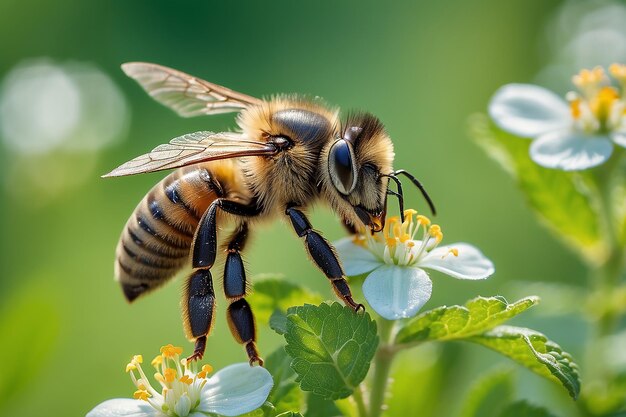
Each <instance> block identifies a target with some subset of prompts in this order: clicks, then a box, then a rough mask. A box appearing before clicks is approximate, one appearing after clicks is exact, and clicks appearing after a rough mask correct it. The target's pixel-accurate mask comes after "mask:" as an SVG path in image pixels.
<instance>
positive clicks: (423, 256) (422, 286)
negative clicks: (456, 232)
mask: <svg viewBox="0 0 626 417" xmlns="http://www.w3.org/2000/svg"><path fill="white" fill-rule="evenodd" d="M416 214H417V212H416V211H415V210H405V212H404V217H405V220H404V222H400V219H399V218H397V217H391V218H389V219H387V223H386V225H385V228H384V229H383V231H382V233H377V234H371V233H364V234H361V235H357V236H356V237H348V238H344V239H341V240H340V241H339V242H337V244H336V248H337V251H338V252H339V255H340V256H341V258H342V259H343V261H344V266H345V271H346V275H348V276H356V275H361V274H365V273H367V272H370V271H371V273H370V274H369V275H368V276H367V278H366V279H365V282H364V283H363V295H365V298H366V299H367V302H368V303H369V304H370V306H371V307H372V308H373V309H374V310H375V311H376V312H377V313H378V314H380V315H381V316H382V317H384V318H386V319H387V320H397V319H402V318H407V317H413V316H414V315H415V314H417V312H418V311H419V309H420V308H422V306H423V305H424V304H426V302H427V301H428V300H429V299H430V295H431V293H432V282H431V281H430V278H429V277H428V274H427V273H426V272H425V271H424V270H423V269H422V268H428V269H434V270H436V271H440V272H443V273H444V274H447V275H450V276H452V277H454V278H460V279H472V280H474V279H484V278H487V277H488V276H490V275H491V274H493V273H494V271H495V270H494V267H493V263H491V261H490V260H489V259H487V258H486V257H485V256H484V255H483V254H482V253H481V252H480V251H479V250H478V249H477V248H476V247H474V246H472V245H470V244H467V243H455V244H453V245H448V246H438V245H439V243H440V242H441V240H442V239H443V233H442V232H441V228H440V227H439V226H438V225H431V224H430V220H428V218H426V217H425V216H416ZM420 230H421V231H422V236H421V240H414V237H415V235H416V234H417V233H418V232H419V231H420Z"/></svg>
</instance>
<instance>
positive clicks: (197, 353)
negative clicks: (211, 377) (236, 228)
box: [182, 198, 261, 363]
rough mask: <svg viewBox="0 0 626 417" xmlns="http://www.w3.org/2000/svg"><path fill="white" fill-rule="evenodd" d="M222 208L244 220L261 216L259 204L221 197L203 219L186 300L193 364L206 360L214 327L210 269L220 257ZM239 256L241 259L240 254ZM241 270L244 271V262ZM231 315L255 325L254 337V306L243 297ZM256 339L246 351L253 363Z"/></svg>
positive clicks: (195, 244) (232, 309)
mask: <svg viewBox="0 0 626 417" xmlns="http://www.w3.org/2000/svg"><path fill="white" fill-rule="evenodd" d="M218 208H219V209H221V210H223V211H225V212H227V213H230V214H233V215H236V216H241V217H249V216H255V215H257V214H259V208H258V207H257V206H256V205H245V204H241V203H238V202H235V201H231V200H228V199H224V198H218V199H217V200H215V201H213V203H211V205H210V206H209V208H208V209H207V211H206V212H205V213H204V215H203V216H202V218H201V219H200V224H199V226H198V231H197V233H196V235H195V239H194V242H193V248H192V250H191V252H192V260H191V265H192V267H193V268H194V271H193V272H192V274H191V275H190V276H189V278H188V280H187V285H186V287H185V291H184V293H183V301H182V308H183V321H184V323H185V332H186V334H187V337H188V338H189V339H192V340H195V341H196V345H195V349H194V352H193V354H192V355H191V356H190V357H189V358H187V360H189V361H191V360H196V359H201V358H202V356H203V355H204V350H205V347H206V341H207V340H206V339H207V335H208V334H209V332H210V331H211V328H212V327H213V321H214V320H213V319H214V314H213V313H214V310H215V292H214V290H213V280H212V277H211V272H210V269H211V267H212V266H213V264H214V263H215V258H216V257H217V221H216V218H217V209H218ZM244 240H245V239H244ZM237 256H239V254H238V251H237ZM229 258H230V256H229ZM239 261H240V262H241V257H239ZM227 263H228V260H227ZM241 270H242V271H243V263H242V262H241ZM244 287H245V276H244ZM241 297H243V296H240V297H239V298H241ZM228 312H229V318H230V317H240V318H238V319H237V323H244V322H245V319H246V318H250V322H251V325H248V327H247V328H248V329H250V328H251V329H252V333H253V334H254V321H253V320H252V313H251V312H250V306H249V305H248V303H247V302H246V301H245V300H244V299H243V298H241V299H240V300H237V301H235V302H233V303H232V304H231V305H230V306H229V309H228ZM250 326H251V327H250ZM231 327H232V325H231ZM233 333H234V332H233ZM240 336H241V337H240V339H241V340H244V341H245V340H248V339H246V338H244V336H248V334H247V333H242V332H240ZM253 339H255V338H254V337H253V338H250V340H251V341H252V344H251V345H250V347H248V344H247V345H246V350H247V351H248V356H250V360H251V361H252V359H253V356H251V351H252V350H253V351H254V352H256V348H254V343H253V342H254V340H253ZM238 340H239V339H238ZM252 348H254V349H252ZM255 355H256V353H255ZM255 357H256V361H258V362H260V363H261V361H260V359H259V358H258V356H255Z"/></svg>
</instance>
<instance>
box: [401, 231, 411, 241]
mask: <svg viewBox="0 0 626 417" xmlns="http://www.w3.org/2000/svg"><path fill="white" fill-rule="evenodd" d="M408 240H411V235H409V234H408V233H404V234H403V235H402V236H400V242H401V243H405V242H406V241H408Z"/></svg>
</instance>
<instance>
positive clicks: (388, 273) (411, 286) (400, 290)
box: [363, 265, 433, 320]
mask: <svg viewBox="0 0 626 417" xmlns="http://www.w3.org/2000/svg"><path fill="white" fill-rule="evenodd" d="M432 290H433V284H432V282H431V281H430V278H428V274H426V272H424V271H423V270H421V269H419V268H412V267H400V266H396V265H385V266H381V267H380V268H378V269H376V270H375V271H374V272H372V273H371V274H369V276H368V277H367V278H366V279H365V282H364V283H363V295H364V296H365V298H366V299H367V302H368V303H369V305H370V306H372V308H373V309H374V310H375V311H376V312H377V313H378V314H380V315H381V316H382V317H384V318H386V319H387V320H398V319H402V318H407V317H413V316H414V315H415V314H417V312H418V311H419V309H420V308H422V306H423V305H424V304H426V302H427V301H428V300H429V299H430V294H431V293H432Z"/></svg>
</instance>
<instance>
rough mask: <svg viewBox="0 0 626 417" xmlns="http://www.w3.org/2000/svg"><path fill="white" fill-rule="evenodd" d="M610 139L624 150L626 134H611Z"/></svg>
mask: <svg viewBox="0 0 626 417" xmlns="http://www.w3.org/2000/svg"><path fill="white" fill-rule="evenodd" d="M611 139H613V142H615V143H616V144H618V145H619V146H621V147H623V148H626V132H622V131H620V132H613V133H611Z"/></svg>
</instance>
